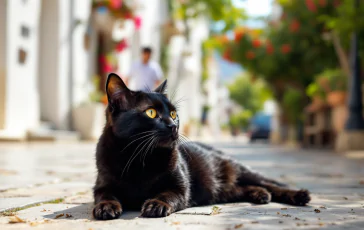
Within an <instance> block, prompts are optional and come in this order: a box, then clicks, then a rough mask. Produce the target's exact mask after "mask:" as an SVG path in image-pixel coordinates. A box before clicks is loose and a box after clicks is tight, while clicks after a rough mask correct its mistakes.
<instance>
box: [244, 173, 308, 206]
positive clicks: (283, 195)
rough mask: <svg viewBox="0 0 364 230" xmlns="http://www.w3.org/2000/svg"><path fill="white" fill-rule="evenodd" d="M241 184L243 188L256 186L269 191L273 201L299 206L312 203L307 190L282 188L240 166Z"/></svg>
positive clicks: (276, 183)
mask: <svg viewBox="0 0 364 230" xmlns="http://www.w3.org/2000/svg"><path fill="white" fill-rule="evenodd" d="M239 184H240V185H241V186H244V185H245V186H247V185H255V186H259V187H263V188H265V189H267V190H268V191H269V192H270V193H271V195H272V201H274V202H278V203H285V204H291V205H297V206H303V205H306V204H307V203H308V202H310V200H311V198H310V193H309V192H308V191H307V190H294V189H289V188H287V186H281V185H280V184H281V183H279V182H276V181H274V180H271V179H268V178H265V177H264V176H262V175H260V174H258V173H255V172H253V171H251V170H249V169H247V168H246V167H244V166H240V172H239Z"/></svg>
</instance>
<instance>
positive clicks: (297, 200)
mask: <svg viewBox="0 0 364 230" xmlns="http://www.w3.org/2000/svg"><path fill="white" fill-rule="evenodd" d="M310 201H311V197H310V192H309V191H308V190H305V189H302V190H299V191H297V192H296V194H294V196H293V204H294V205H297V206H304V205H306V204H307V203H308V202H310Z"/></svg>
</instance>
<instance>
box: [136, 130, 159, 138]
mask: <svg viewBox="0 0 364 230" xmlns="http://www.w3.org/2000/svg"><path fill="white" fill-rule="evenodd" d="M153 132H157V131H155V130H150V131H145V132H141V133H137V134H134V135H132V136H131V137H130V138H132V137H135V136H139V135H141V134H145V133H153Z"/></svg>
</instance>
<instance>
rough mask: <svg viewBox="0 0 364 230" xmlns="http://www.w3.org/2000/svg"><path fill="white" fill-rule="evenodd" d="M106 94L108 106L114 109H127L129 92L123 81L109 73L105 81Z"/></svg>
mask: <svg viewBox="0 0 364 230" xmlns="http://www.w3.org/2000/svg"><path fill="white" fill-rule="evenodd" d="M106 94H107V99H108V101H109V105H110V106H111V107H112V108H113V109H115V107H116V106H118V107H120V108H127V107H128V100H129V98H130V96H131V91H130V90H129V89H128V87H127V86H126V85H125V83H124V81H123V80H122V79H121V78H120V77H119V76H118V75H117V74H115V73H110V74H109V75H108V76H107V81H106Z"/></svg>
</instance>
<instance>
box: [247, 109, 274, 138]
mask: <svg viewBox="0 0 364 230" xmlns="http://www.w3.org/2000/svg"><path fill="white" fill-rule="evenodd" d="M270 126H271V116H270V115H266V114H263V113H259V114H257V115H255V116H254V117H253V118H252V119H251V120H250V125H249V129H248V137H249V139H250V142H254V141H255V140H258V139H263V140H268V139H269V135H270V130H271V127H270Z"/></svg>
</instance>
